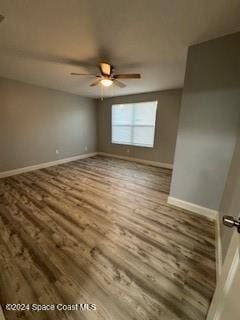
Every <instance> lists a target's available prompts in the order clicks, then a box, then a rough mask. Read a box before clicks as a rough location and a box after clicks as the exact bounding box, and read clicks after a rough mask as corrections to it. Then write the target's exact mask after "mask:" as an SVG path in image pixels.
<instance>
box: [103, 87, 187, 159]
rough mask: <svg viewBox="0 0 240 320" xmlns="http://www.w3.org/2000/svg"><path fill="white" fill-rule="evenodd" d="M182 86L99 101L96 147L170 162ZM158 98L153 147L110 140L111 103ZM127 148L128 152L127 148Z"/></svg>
mask: <svg viewBox="0 0 240 320" xmlns="http://www.w3.org/2000/svg"><path fill="white" fill-rule="evenodd" d="M181 96H182V90H181V89H178V90H168V91H161V92H151V93H144V94H137V95H129V96H121V97H114V98H108V99H104V100H103V101H99V103H98V150H99V151H101V152H107V153H111V154H116V155H122V156H129V157H135V158H140V159H144V160H151V161H159V162H164V163H169V164H172V163H173V159H174V151H175V144H176V137H177V126H178V119H179V112H180V102H181ZM153 100H157V101H158V106H157V118H156V131H155V144H154V148H145V147H136V146H126V145H119V144H112V143H111V106H112V104H116V103H130V102H140V101H153ZM127 151H129V152H127Z"/></svg>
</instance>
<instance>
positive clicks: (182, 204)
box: [168, 196, 218, 220]
mask: <svg viewBox="0 0 240 320" xmlns="http://www.w3.org/2000/svg"><path fill="white" fill-rule="evenodd" d="M168 203H169V204H172V205H173V206H176V207H179V208H182V209H185V210H189V211H191V212H194V213H197V214H200V215H202V216H205V217H207V218H209V219H211V220H216V218H217V216H218V211H216V210H212V209H209V208H206V207H202V206H199V205H197V204H194V203H191V202H187V201H184V200H181V199H177V198H174V197H170V196H169V197H168Z"/></svg>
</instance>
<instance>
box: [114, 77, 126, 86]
mask: <svg viewBox="0 0 240 320" xmlns="http://www.w3.org/2000/svg"><path fill="white" fill-rule="evenodd" d="M113 83H115V85H116V86H117V87H119V88H125V87H126V85H125V83H122V82H120V81H118V80H116V79H114V80H113Z"/></svg>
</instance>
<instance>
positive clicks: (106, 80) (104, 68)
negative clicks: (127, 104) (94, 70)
mask: <svg viewBox="0 0 240 320" xmlns="http://www.w3.org/2000/svg"><path fill="white" fill-rule="evenodd" d="M99 70H100V73H101V74H100V75H98V74H91V73H89V74H88V73H77V72H71V73H70V74H71V75H72V76H94V77H96V78H97V79H96V80H95V81H94V82H93V83H91V84H90V87H94V86H96V85H98V84H102V85H103V86H104V87H109V86H111V85H112V84H113V83H114V84H115V85H116V86H118V87H119V88H124V87H126V84H124V83H123V82H121V81H119V80H118V79H140V78H141V75H140V74H139V73H131V74H114V67H113V66H112V65H111V64H109V63H106V62H101V63H100V64H99Z"/></svg>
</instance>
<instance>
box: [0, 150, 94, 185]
mask: <svg viewBox="0 0 240 320" xmlns="http://www.w3.org/2000/svg"><path fill="white" fill-rule="evenodd" d="M96 155H97V152H93V153H86V154H80V155H78V156H74V157H70V158H65V159H59V160H55V161H50V162H44V163H39V164H36V165H33V166H29V167H24V168H19V169H13V170H9V171H3V172H0V179H1V178H6V177H10V176H15V175H17V174H21V173H24V172H29V171H34V170H38V169H43V168H47V167H52V166H56V165H58V164H63V163H66V162H71V161H76V160H80V159H85V158H89V157H93V156H96Z"/></svg>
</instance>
